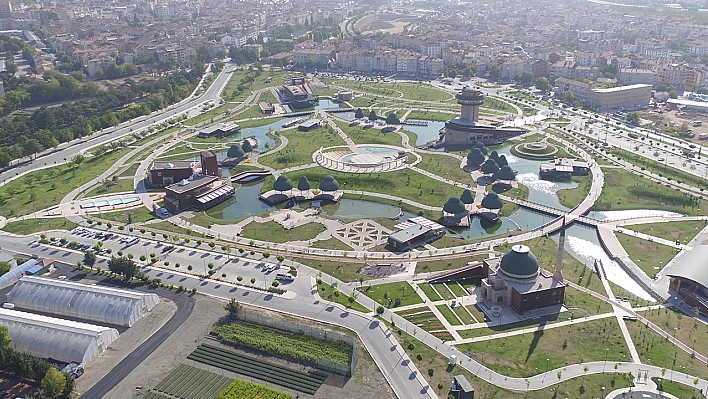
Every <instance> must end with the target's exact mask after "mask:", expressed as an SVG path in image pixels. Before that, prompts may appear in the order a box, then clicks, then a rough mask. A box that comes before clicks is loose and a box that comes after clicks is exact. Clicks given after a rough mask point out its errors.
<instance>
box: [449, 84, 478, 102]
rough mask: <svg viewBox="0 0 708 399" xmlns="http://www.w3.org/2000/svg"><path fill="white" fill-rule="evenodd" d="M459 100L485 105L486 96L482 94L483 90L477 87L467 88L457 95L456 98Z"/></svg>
mask: <svg viewBox="0 0 708 399" xmlns="http://www.w3.org/2000/svg"><path fill="white" fill-rule="evenodd" d="M455 97H456V98H457V100H459V101H463V102H468V101H469V102H472V103H479V104H481V103H483V102H484V94H483V93H482V90H481V89H480V88H479V87H477V86H474V87H472V86H465V87H464V88H463V89H462V90H461V91H460V92H459V93H457V95H456V96H455Z"/></svg>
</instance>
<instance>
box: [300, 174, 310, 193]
mask: <svg viewBox="0 0 708 399" xmlns="http://www.w3.org/2000/svg"><path fill="white" fill-rule="evenodd" d="M297 189H298V190H300V191H307V190H309V189H310V181H309V180H307V176H300V181H298V182H297Z"/></svg>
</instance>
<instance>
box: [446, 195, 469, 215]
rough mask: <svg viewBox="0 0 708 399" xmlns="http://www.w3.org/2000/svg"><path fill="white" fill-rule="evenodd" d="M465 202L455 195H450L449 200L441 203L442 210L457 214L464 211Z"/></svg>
mask: <svg viewBox="0 0 708 399" xmlns="http://www.w3.org/2000/svg"><path fill="white" fill-rule="evenodd" d="M465 211H466V209H465V204H463V203H462V201H460V199H459V198H457V197H450V199H449V200H447V202H446V203H445V205H443V212H445V213H452V214H455V215H458V214H460V213H465Z"/></svg>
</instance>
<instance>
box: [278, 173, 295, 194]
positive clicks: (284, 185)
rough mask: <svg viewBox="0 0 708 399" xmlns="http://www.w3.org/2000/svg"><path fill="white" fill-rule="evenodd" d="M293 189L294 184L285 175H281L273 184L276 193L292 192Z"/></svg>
mask: <svg viewBox="0 0 708 399" xmlns="http://www.w3.org/2000/svg"><path fill="white" fill-rule="evenodd" d="M292 189H293V182H291V181H290V179H288V178H287V176H285V175H280V176H278V178H277V179H276V180H275V183H273V190H275V191H280V192H283V191H290V190H292Z"/></svg>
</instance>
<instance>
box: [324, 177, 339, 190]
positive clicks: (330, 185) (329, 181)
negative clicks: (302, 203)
mask: <svg viewBox="0 0 708 399" xmlns="http://www.w3.org/2000/svg"><path fill="white" fill-rule="evenodd" d="M320 190H322V191H337V190H339V183H338V182H337V180H335V179H334V177H332V176H330V175H327V176H325V177H324V179H322V182H320Z"/></svg>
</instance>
